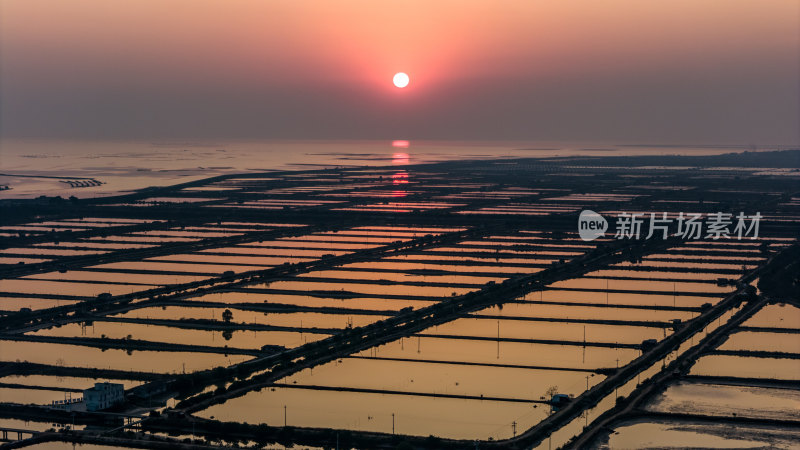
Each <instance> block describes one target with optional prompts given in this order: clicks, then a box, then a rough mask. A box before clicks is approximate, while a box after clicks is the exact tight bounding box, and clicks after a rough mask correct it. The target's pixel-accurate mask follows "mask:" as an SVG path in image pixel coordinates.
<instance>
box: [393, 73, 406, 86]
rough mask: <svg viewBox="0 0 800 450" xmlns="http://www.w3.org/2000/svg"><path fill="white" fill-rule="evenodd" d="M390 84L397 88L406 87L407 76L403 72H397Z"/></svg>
mask: <svg viewBox="0 0 800 450" xmlns="http://www.w3.org/2000/svg"><path fill="white" fill-rule="evenodd" d="M392 82H393V83H394V85H395V86H397V87H399V88H404V87H406V86H408V75H406V74H405V73H403V72H397V73H396V74H394V78H393V79H392Z"/></svg>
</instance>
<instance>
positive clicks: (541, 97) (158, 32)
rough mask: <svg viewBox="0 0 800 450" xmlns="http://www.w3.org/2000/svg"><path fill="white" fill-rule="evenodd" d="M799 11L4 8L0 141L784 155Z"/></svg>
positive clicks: (760, 5)
mask: <svg viewBox="0 0 800 450" xmlns="http://www.w3.org/2000/svg"><path fill="white" fill-rule="evenodd" d="M798 5H800V3H798V2H797V1H796V0H771V1H769V2H752V1H744V0H704V1H697V0H691V1H688V0H676V1H670V2H666V1H665V2H649V1H640V0H609V1H605V2H585V1H580V0H560V1H555V0H552V1H535V2H532V1H528V0H518V1H507V2H494V1H485V2H482V1H481V2H479V1H437V2H431V1H428V0H405V1H395V0H386V1H380V2H375V1H347V0H343V1H336V2H330V1H321V0H320V1H317V0H310V1H296V0H291V1H281V0H271V1H267V2H264V1H256V0H230V1H216V0H214V1H211V0H135V1H113V2H110V1H107V0H75V1H69V2H65V1H63V0H4V1H3V2H2V3H0V39H1V41H0V50H2V53H0V113H2V116H0V121H1V122H0V132H2V136H3V137H22V136H32V137H33V136H36V137H86V138H145V139H147V138H156V137H179V138H182V137H193V138H202V137H208V138H217V137H231V138H234V137H242V138H304V139H308V138H380V139H384V138H385V139H392V138H410V139H415V138H426V139H439V138H441V139H542V140H557V139H568V140H604V141H617V142H653V143H655V142H660V143H679V142H685V143H740V144H747V143H758V144H770V143H782V144H797V143H798V142H800V137H799V136H798V126H797V124H798V123H800V106H799V102H800V100H798V98H800V90H799V87H798V79H800V56H798V55H800V40H799V39H800V38H799V36H800V24H799V23H798V21H800V19H799V17H800V6H798ZM398 71H404V72H407V73H408V74H409V75H410V77H411V85H409V87H408V88H406V89H403V90H400V89H396V88H394V87H393V86H392V83H391V79H392V75H393V74H394V73H395V72H398Z"/></svg>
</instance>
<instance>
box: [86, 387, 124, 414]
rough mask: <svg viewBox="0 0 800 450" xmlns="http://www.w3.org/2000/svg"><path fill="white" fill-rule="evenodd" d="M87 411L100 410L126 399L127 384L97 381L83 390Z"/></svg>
mask: <svg viewBox="0 0 800 450" xmlns="http://www.w3.org/2000/svg"><path fill="white" fill-rule="evenodd" d="M83 401H84V403H86V410H87V411H100V410H103V409H107V408H110V407H112V406H114V405H116V404H119V403H122V402H124V401H125V386H123V385H122V384H119V383H108V382H105V383H95V385H94V387H93V388H89V389H85V390H84V391H83Z"/></svg>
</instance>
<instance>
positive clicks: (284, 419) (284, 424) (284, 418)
mask: <svg viewBox="0 0 800 450" xmlns="http://www.w3.org/2000/svg"><path fill="white" fill-rule="evenodd" d="M283 426H284V427H286V405H283Z"/></svg>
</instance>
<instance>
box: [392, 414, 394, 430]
mask: <svg viewBox="0 0 800 450" xmlns="http://www.w3.org/2000/svg"><path fill="white" fill-rule="evenodd" d="M392 434H394V413H392Z"/></svg>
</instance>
